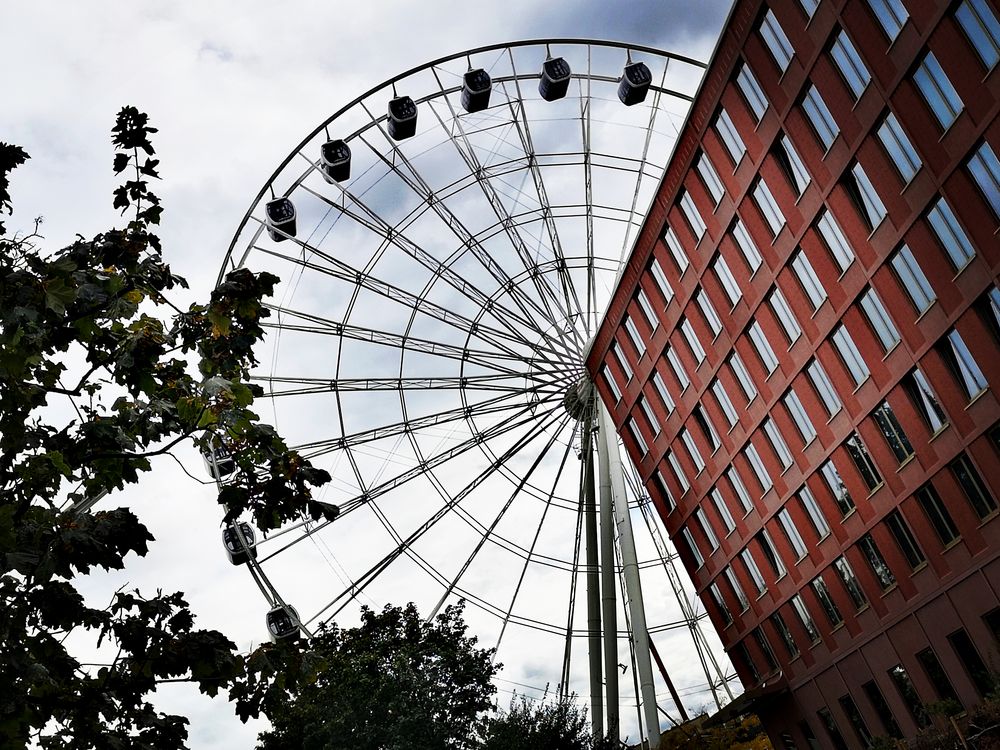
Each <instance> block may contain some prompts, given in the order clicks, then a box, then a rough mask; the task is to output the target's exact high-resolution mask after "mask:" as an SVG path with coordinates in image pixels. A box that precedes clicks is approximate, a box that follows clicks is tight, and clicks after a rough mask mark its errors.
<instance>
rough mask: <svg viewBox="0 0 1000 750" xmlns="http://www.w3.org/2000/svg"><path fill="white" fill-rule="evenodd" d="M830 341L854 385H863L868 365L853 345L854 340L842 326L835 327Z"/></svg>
mask: <svg viewBox="0 0 1000 750" xmlns="http://www.w3.org/2000/svg"><path fill="white" fill-rule="evenodd" d="M830 339H831V341H832V342H833V347H834V348H835V349H836V350H837V354H839V355H840V360H841V361H842V362H843V363H844V367H846V368H847V372H848V373H849V374H850V376H851V379H852V380H853V381H854V385H861V384H862V383H864V382H865V381H866V380H867V379H868V375H869V374H870V373H869V372H868V365H866V364H865V360H864V358H863V357H862V356H861V352H860V351H858V347H857V346H855V344H854V339H852V338H851V334H849V333H848V332H847V329H846V328H845V327H844V325H843V324H841V325H839V326H837V329H836V330H835V331H834V332H833V336H831V337H830Z"/></svg>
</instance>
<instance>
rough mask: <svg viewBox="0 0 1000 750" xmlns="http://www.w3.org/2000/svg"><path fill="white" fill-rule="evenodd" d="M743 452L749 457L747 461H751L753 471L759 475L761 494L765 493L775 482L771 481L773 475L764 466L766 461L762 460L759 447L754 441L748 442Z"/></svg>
mask: <svg viewBox="0 0 1000 750" xmlns="http://www.w3.org/2000/svg"><path fill="white" fill-rule="evenodd" d="M743 454H744V455H745V456H746V457H747V461H749V462H750V468H751V469H753V473H754V474H755V475H756V476H757V481H758V482H760V486H761V494H764V493H765V492H767V491H768V490H769V489H771V486H772V484H773V483H772V482H771V475H770V474H768V473H767V469H765V468H764V462H763V461H761V460H760V454H759V453H758V452H757V448H756V447H755V446H754V444H753V443H747V445H746V448H744V449H743Z"/></svg>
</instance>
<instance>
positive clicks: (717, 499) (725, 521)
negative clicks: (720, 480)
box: [711, 487, 736, 534]
mask: <svg viewBox="0 0 1000 750" xmlns="http://www.w3.org/2000/svg"><path fill="white" fill-rule="evenodd" d="M711 494H712V503H713V504H714V505H715V511H716V512H717V513H718V514H719V518H721V519H722V526H723V527H724V528H725V530H726V533H727V534H729V533H730V532H732V531H733V530H735V529H736V522H735V521H734V520H733V515H732V513H730V512H729V506H728V505H726V501H725V499H724V498H723V497H722V493H721V492H719V488H718V487H713V488H712V493H711Z"/></svg>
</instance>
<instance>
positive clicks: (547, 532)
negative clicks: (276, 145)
mask: <svg viewBox="0 0 1000 750" xmlns="http://www.w3.org/2000/svg"><path fill="white" fill-rule="evenodd" d="M703 71H704V64H703V63H700V62H698V61H697V60H694V59H691V58H688V57H685V56H682V55H678V54H674V53H670V52H664V51H661V50H656V49H651V48H646V47H639V46H634V45H631V46H630V45H624V44H619V43H613V42H603V41H587V40H568V39H553V40H543V41H525V42H516V43H508V44H500V45H493V46H489V47H482V48H478V49H474V50H469V51H467V52H462V53H459V54H455V55H451V56H449V57H444V58H441V59H438V60H435V61H433V62H430V63H427V64H425V65H422V66H419V67H417V68H413V69H412V70H409V71H406V72H405V73H402V74H400V75H398V76H396V77H394V78H392V79H390V80H388V81H386V82H384V83H382V84H380V85H378V86H376V87H375V88H373V89H371V90H370V91H368V92H367V93H365V94H364V95H362V96H360V97H358V98H357V99H355V100H354V101H353V102H351V103H350V104H348V105H347V106H345V107H343V108H341V109H340V110H338V111H337V112H336V113H334V114H333V115H331V116H330V117H329V118H328V119H327V120H326V121H324V122H323V123H321V124H320V125H319V126H318V127H316V128H315V129H314V130H313V131H312V132H311V133H310V134H309V135H308V136H306V137H305V138H304V139H303V140H302V142H301V143H299V144H298V145H297V146H296V147H295V148H294V149H292V151H291V152H290V153H289V155H288V156H287V158H285V160H284V161H283V162H282V163H281V164H280V165H279V166H278V168H277V169H276V170H275V172H274V174H273V175H272V176H271V178H270V179H269V180H268V181H267V183H266V184H265V186H264V187H263V188H262V189H261V191H260V193H259V194H258V195H257V197H256V198H255V200H254V201H253V203H252V205H251V206H250V208H249V210H248V211H247V213H246V216H245V217H244V219H243V221H242V223H241V225H240V227H239V229H238V231H237V233H236V235H235V237H234V239H233V242H232V244H231V246H230V248H229V252H228V253H227V256H226V259H225V262H224V265H223V268H222V270H221V271H220V276H219V278H220V281H221V279H222V278H223V277H224V275H225V274H226V273H228V272H229V271H231V270H233V269H235V268H239V267H244V266H245V267H248V268H250V269H252V270H254V271H263V270H267V271H271V272H272V273H275V274H276V275H278V276H279V277H280V278H281V279H282V282H281V284H280V285H279V287H278V289H277V292H276V295H275V297H274V298H273V299H272V300H271V301H270V304H269V307H270V309H271V317H269V318H268V319H267V320H266V321H265V322H266V325H267V326H268V327H269V332H268V336H267V337H266V339H265V343H264V346H265V347H266V351H265V353H264V355H263V356H260V359H261V361H262V363H263V364H262V366H261V367H260V369H259V371H258V372H257V373H256V375H255V377H256V379H257V381H258V382H259V383H260V385H261V386H262V387H263V388H264V390H265V397H264V398H263V399H259V400H258V405H260V404H267V406H266V407H265V408H266V409H269V410H270V412H271V413H270V414H262V417H270V418H272V419H273V420H274V422H275V424H276V426H277V427H278V429H279V430H280V431H281V433H282V434H283V435H284V436H285V437H286V439H287V440H288V442H289V444H290V445H292V447H294V448H296V449H297V450H299V451H300V452H301V453H302V454H303V455H304V456H306V457H308V458H310V459H311V460H312V461H313V463H314V464H315V465H317V466H320V467H322V468H325V469H327V470H328V471H329V472H330V473H331V475H332V476H333V482H332V483H331V484H329V485H327V486H326V487H324V488H323V493H324V494H323V495H322V496H320V497H319V499H320V500H322V501H323V502H326V503H330V504H333V505H336V506H337V507H338V508H339V511H340V512H339V515H338V516H337V518H336V519H334V520H333V521H322V522H315V521H312V520H310V519H307V518H303V519H302V520H301V522H299V523H294V524H290V525H288V526H286V527H284V528H282V529H281V530H279V531H277V532H274V533H272V534H270V535H269V536H267V537H266V538H263V539H256V538H254V536H253V534H252V531H251V529H250V526H249V525H248V524H239V523H237V524H234V525H233V526H232V527H230V528H227V529H226V530H225V531H224V539H225V542H226V546H227V549H228V551H229V553H230V559H231V560H232V561H233V562H234V563H236V564H245V565H246V566H247V568H248V570H249V571H250V573H251V574H252V575H253V577H254V580H255V581H256V582H257V584H258V585H259V586H260V588H261V591H262V592H263V594H264V596H265V598H266V599H267V602H268V607H269V609H270V612H269V614H268V617H267V625H268V628H269V630H270V633H271V636H272V637H274V638H286V637H296V636H297V635H298V634H299V633H300V632H304V633H305V634H307V635H309V634H311V632H312V630H313V629H314V628H316V627H317V626H318V625H319V623H322V622H324V621H326V620H336V621H337V622H344V621H345V620H349V619H350V618H351V617H353V616H354V613H355V612H356V611H357V609H358V607H359V606H360V605H362V604H367V605H369V606H372V607H375V608H376V609H379V608H381V606H382V605H383V604H385V603H386V602H393V603H402V602H406V601H411V600H412V601H415V602H416V603H417V604H418V606H419V607H420V611H421V612H422V613H425V614H426V615H427V616H433V615H434V614H435V613H436V612H438V611H440V609H441V608H442V607H443V606H445V605H446V604H448V603H450V602H453V601H457V600H458V599H464V600H465V601H466V602H467V605H468V606H467V608H466V620H467V621H468V622H469V624H470V629H471V631H472V632H473V633H475V634H477V635H478V637H479V640H480V645H482V646H487V647H489V646H496V647H497V648H498V652H497V660H498V661H500V662H502V663H504V664H505V665H506V668H505V669H504V671H503V672H501V678H502V679H501V680H500V681H499V682H498V686H499V688H500V689H501V690H516V691H518V692H521V693H524V694H525V695H527V696H528V697H535V696H536V695H539V694H540V692H541V690H543V689H544V687H545V686H547V685H550V686H552V690H553V691H554V690H556V689H558V690H559V691H560V692H561V693H564V694H566V695H570V694H575V695H577V696H578V697H579V699H580V700H581V701H583V702H585V703H586V704H587V705H588V706H589V708H590V709H591V711H592V721H593V722H594V726H595V728H598V729H599V728H600V727H601V726H602V722H603V721H604V720H605V719H606V723H607V726H609V727H612V726H618V727H620V730H621V732H622V733H623V735H629V736H631V737H633V738H635V737H636V736H641V737H648V738H650V739H652V738H654V737H658V732H659V728H658V727H659V719H658V715H657V713H658V710H659V712H660V713H662V714H667V715H668V716H669V717H670V718H671V719H673V718H674V717H678V715H679V716H681V717H683V716H685V709H684V702H685V698H686V699H687V701H688V703H689V704H692V705H694V704H697V703H706V702H707V701H709V700H714V701H715V703H716V704H719V705H721V703H722V702H724V701H725V700H727V697H728V698H731V697H732V693H731V692H730V687H729V682H730V680H731V679H733V675H732V670H731V668H728V661H726V660H724V659H723V658H722V657H721V656H719V654H721V646H720V645H719V643H718V641H717V640H716V639H715V637H714V634H706V632H704V630H703V629H702V622H703V620H704V619H705V612H704V609H703V608H702V607H700V605H699V602H698V599H697V597H696V596H695V595H694V593H693V590H692V588H691V586H690V583H689V582H687V581H686V580H685V579H684V578H683V576H682V575H681V574H680V573H679V572H678V569H677V568H678V566H677V564H676V553H675V552H674V551H673V550H672V548H671V547H670V546H669V544H668V543H667V541H666V534H665V532H664V530H663V528H662V525H661V521H660V519H659V517H658V516H657V513H656V511H655V509H654V508H653V506H652V504H651V503H650V501H649V498H648V496H647V493H646V491H645V489H644V487H643V486H642V484H641V482H640V481H639V480H638V478H637V476H636V474H635V472H634V470H633V469H632V467H631V464H630V463H629V462H628V461H627V459H626V460H625V461H624V462H623V461H622V457H621V453H620V447H619V444H618V440H617V436H616V435H615V432H614V428H613V426H612V425H611V422H610V419H609V417H608V415H607V413H606V410H605V409H604V407H603V406H602V405H601V403H600V398H599V397H597V396H596V391H595V390H594V388H593V385H592V383H591V382H590V380H589V378H588V376H587V372H586V370H585V368H584V364H583V363H584V358H585V356H586V353H587V349H588V346H589V342H590V340H591V338H592V336H593V335H594V333H595V331H596V329H597V326H598V325H599V323H600V320H601V317H602V315H603V313H604V309H605V307H606V305H607V302H608V300H609V299H610V296H611V292H612V290H613V289H614V286H615V283H616V280H617V276H618V273H619V271H620V269H621V267H622V261H623V258H624V257H625V255H626V254H627V253H628V251H629V250H630V248H631V245H632V243H633V242H634V241H635V238H636V236H637V232H638V229H639V227H640V225H641V223H642V220H643V218H644V215H645V213H646V210H647V208H648V207H649V204H650V202H651V200H652V197H653V194H654V192H655V190H656V188H657V186H658V185H659V182H660V180H661V179H662V176H663V172H664V169H665V165H666V162H667V160H668V158H669V156H670V154H671V152H672V150H673V146H674V142H675V139H676V137H677V134H678V132H679V130H680V127H681V125H682V123H683V120H684V118H685V116H686V115H687V111H688V107H689V104H690V101H691V99H692V98H693V96H694V93H695V91H696V90H697V87H698V85H699V83H700V80H701V76H702V74H703ZM210 468H211V471H212V474H213V476H215V477H216V478H217V479H218V480H219V481H225V476H226V474H227V472H228V471H229V470H230V467H229V466H228V464H227V456H226V455H225V446H223V445H219V446H217V449H216V452H215V455H214V457H213V458H212V461H211V467H210ZM640 581H641V582H640ZM643 592H645V595H644V596H643ZM706 630H708V631H710V630H711V628H707V629H706ZM588 655H589V656H588ZM650 655H652V660H653V662H655V663H656V664H657V667H656V668H655V669H654V668H652V667H651V666H650V664H651V662H650ZM724 665H725V666H724ZM557 686H558V687H557ZM536 690H537V691H538V692H535V691H536ZM668 707H669V710H667V708H668ZM675 709H676V710H675ZM650 744H651V746H655V743H654V742H651V743H650Z"/></svg>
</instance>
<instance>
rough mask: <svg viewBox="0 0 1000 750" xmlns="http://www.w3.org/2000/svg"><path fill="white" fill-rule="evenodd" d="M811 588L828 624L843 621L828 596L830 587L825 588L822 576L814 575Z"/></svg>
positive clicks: (837, 623) (835, 624)
mask: <svg viewBox="0 0 1000 750" xmlns="http://www.w3.org/2000/svg"><path fill="white" fill-rule="evenodd" d="M812 589H813V591H814V592H815V593H816V598H817V599H819V603H820V606H821V607H822V608H823V612H824V613H825V614H826V619H827V620H829V621H830V625H831V626H832V627H837V626H838V625H840V624H841V623H842V622H843V621H844V616H843V615H841V614H840V610H839V609H838V608H837V603H836V602H834V601H833V597H832V596H830V589H829V588H827V586H826V581H824V580H823V576H816V578H814V579H813V582H812Z"/></svg>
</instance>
